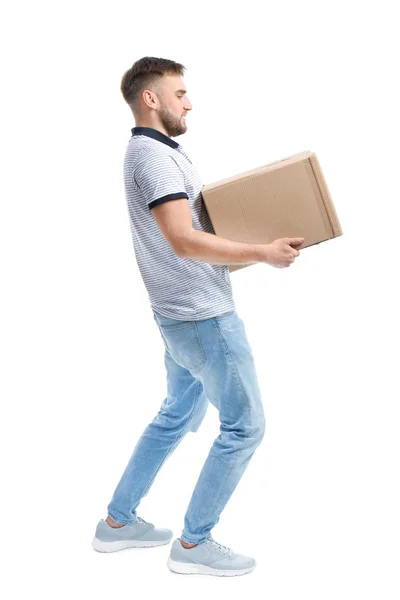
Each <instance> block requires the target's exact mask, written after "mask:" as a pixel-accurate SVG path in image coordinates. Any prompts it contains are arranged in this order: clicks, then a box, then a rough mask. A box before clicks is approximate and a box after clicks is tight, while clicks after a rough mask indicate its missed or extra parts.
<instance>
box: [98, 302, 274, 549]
mask: <svg viewBox="0 0 400 600" xmlns="http://www.w3.org/2000/svg"><path fill="white" fill-rule="evenodd" d="M153 315H154V320H155V321H156V323H157V325H158V328H159V331H160V333H161V337H162V340H163V342H164V346H165V357H164V361H165V367H166V371H167V397H166V398H165V399H164V401H163V402H162V404H161V407H160V410H159V412H158V414H157V415H156V416H155V418H154V419H153V421H152V422H151V423H150V424H149V425H148V426H147V427H146V429H145V430H144V432H143V434H142V436H141V437H140V439H139V440H138V442H137V444H136V446H135V448H134V450H133V454H132V456H131V458H130V460H129V462H128V465H127V467H126V469H125V471H124V473H123V475H122V477H121V480H120V482H119V483H118V486H117V488H116V489H115V492H114V495H113V497H112V500H111V502H110V504H109V505H108V507H107V509H108V515H109V516H110V517H111V518H112V519H113V520H114V521H116V522H117V523H121V524H128V523H132V522H133V521H135V519H136V508H137V507H138V505H139V503H140V500H141V498H143V497H144V496H145V495H146V494H147V492H148V491H149V489H150V486H151V485H152V483H153V481H154V479H155V477H156V475H157V473H158V471H159V470H160V468H161V466H162V465H163V463H164V461H165V460H166V459H167V458H168V457H169V456H170V455H171V453H172V452H173V451H174V449H175V448H176V447H177V445H178V444H179V442H180V441H181V440H182V439H183V437H184V436H185V435H186V433H188V431H192V432H194V431H197V429H198V428H199V426H200V423H201V422H202V420H203V418H204V415H205V413H206V410H207V406H208V402H209V401H210V402H211V403H212V404H213V405H214V406H215V407H216V408H217V409H218V412H219V420H220V434H219V435H218V437H217V438H216V439H215V441H214V443H213V445H212V447H211V450H210V452H209V455H208V457H207V460H206V461H205V464H204V466H203V469H202V471H201V473H200V475H199V478H198V481H197V483H196V486H195V489H194V491H193V495H192V497H191V500H190V503H189V506H188V508H187V512H186V515H185V520H184V529H183V531H182V535H181V536H180V537H181V539H182V540H184V541H186V542H188V543H190V544H198V543H201V542H202V541H204V540H205V539H206V538H207V537H208V536H209V534H210V532H211V530H212V528H213V527H214V526H215V525H216V524H217V523H218V521H219V518H220V514H221V512H222V511H223V509H224V507H225V505H226V503H227V502H228V500H229V498H230V497H231V495H232V493H233V491H234V490H235V488H236V486H237V484H238V483H239V481H240V478H241V477H242V475H243V473H244V471H245V469H246V467H247V465H248V464H249V461H250V459H251V457H252V455H253V453H254V451H255V449H256V448H257V446H258V445H259V444H260V442H261V440H262V438H263V435H264V431H265V416H264V410H263V405H262V400H261V394H260V389H259V385H258V381H257V374H256V369H255V365H254V359H253V355H252V352H251V349H250V346H249V342H248V340H247V336H246V332H245V327H244V323H243V321H242V320H241V319H240V317H239V316H238V314H237V312H236V310H233V311H230V312H228V313H225V314H222V315H219V316H217V317H212V318H209V319H202V320H200V321H179V320H177V319H170V318H169V317H164V316H163V315H160V314H159V313H156V312H155V311H154V310H153Z"/></svg>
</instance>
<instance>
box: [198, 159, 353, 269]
mask: <svg viewBox="0 0 400 600" xmlns="http://www.w3.org/2000/svg"><path fill="white" fill-rule="evenodd" d="M201 193H202V197H203V201H204V204H205V206H206V209H207V212H208V214H209V217H210V220H211V223H212V225H213V228H214V231H215V233H216V235H218V236H220V237H223V238H227V239H229V240H234V241H237V242H247V243H252V244H269V243H271V242H273V241H274V240H276V239H278V238H284V237H304V243H303V245H302V246H301V248H300V251H301V250H303V249H304V248H306V247H308V246H313V245H314V244H319V243H320V242H324V241H326V240H329V239H331V238H334V237H337V236H340V235H342V234H343V231H342V228H341V226H340V223H339V220H338V217H337V214H336V210H335V207H334V206H333V202H332V198H331V196H330V193H329V190H328V187H327V184H326V181H325V178H324V176H323V173H322V170H321V167H320V164H319V162H318V159H317V156H316V154H315V153H314V152H310V151H308V150H307V151H305V152H300V153H298V154H294V155H293V156H289V157H288V158H284V159H282V160H278V161H276V162H273V163H269V164H267V165H265V166H262V167H259V168H257V169H253V170H251V171H246V172H244V173H240V174H239V175H236V176H234V177H229V178H228V179H224V180H222V181H218V182H216V183H211V184H208V185H204V186H203V188H202V190H201ZM252 264H257V263H241V264H237V265H233V264H231V265H227V266H228V268H229V271H230V272H233V271H237V270H238V269H244V268H245V267H248V266H251V265H252Z"/></svg>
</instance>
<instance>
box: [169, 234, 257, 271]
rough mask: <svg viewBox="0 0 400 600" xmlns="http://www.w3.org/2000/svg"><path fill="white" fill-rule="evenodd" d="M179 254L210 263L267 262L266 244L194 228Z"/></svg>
mask: <svg viewBox="0 0 400 600" xmlns="http://www.w3.org/2000/svg"><path fill="white" fill-rule="evenodd" d="M179 256H181V257H183V258H191V259H192V260H200V261H203V262H207V263H210V264H217V265H230V264H240V263H248V264H250V263H257V262H265V258H266V256H265V244H247V243H244V242H235V241H232V240H228V239H226V238H222V237H219V236H217V235H214V234H212V233H207V232H206V231H199V230H197V229H193V230H192V232H191V234H190V235H189V236H188V237H187V238H186V240H185V242H183V243H182V245H181V247H180V251H179Z"/></svg>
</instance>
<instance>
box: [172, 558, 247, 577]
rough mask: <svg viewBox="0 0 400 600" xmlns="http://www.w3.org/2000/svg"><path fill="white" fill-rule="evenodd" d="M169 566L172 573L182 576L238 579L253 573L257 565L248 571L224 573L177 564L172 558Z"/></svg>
mask: <svg viewBox="0 0 400 600" xmlns="http://www.w3.org/2000/svg"><path fill="white" fill-rule="evenodd" d="M167 565H168V568H169V569H170V570H171V571H173V572H174V573H181V574H182V575H216V576H217V577H236V576H237V575H245V574H246V573H251V571H253V570H254V569H255V568H256V565H253V566H252V567H247V568H246V569H236V570H229V571H223V570H222V569H213V568H212V567H207V566H206V565H200V564H195V563H183V562H177V561H175V560H172V559H171V558H169V559H168V561H167Z"/></svg>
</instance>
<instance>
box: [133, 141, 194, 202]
mask: <svg viewBox="0 0 400 600" xmlns="http://www.w3.org/2000/svg"><path fill="white" fill-rule="evenodd" d="M132 181H133V183H134V185H136V186H137V187H138V188H139V190H140V191H141V193H142V194H143V196H144V198H145V200H146V203H147V205H148V207H149V209H150V210H151V209H152V208H154V207H155V206H157V205H158V204H161V203H162V202H167V201H169V200H176V199H178V198H189V196H188V194H187V193H186V190H185V180H184V176H183V173H182V171H181V170H180V168H179V166H178V165H177V163H176V162H175V161H174V159H173V158H172V156H170V155H169V154H164V153H157V152H152V153H146V154H145V156H144V157H142V158H140V159H139V161H138V163H137V164H136V165H135V166H134V169H133V177H132Z"/></svg>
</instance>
